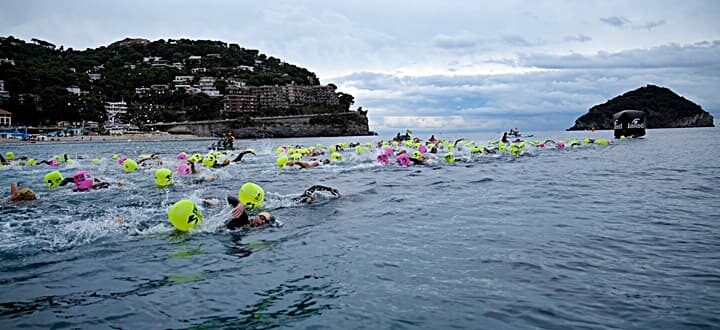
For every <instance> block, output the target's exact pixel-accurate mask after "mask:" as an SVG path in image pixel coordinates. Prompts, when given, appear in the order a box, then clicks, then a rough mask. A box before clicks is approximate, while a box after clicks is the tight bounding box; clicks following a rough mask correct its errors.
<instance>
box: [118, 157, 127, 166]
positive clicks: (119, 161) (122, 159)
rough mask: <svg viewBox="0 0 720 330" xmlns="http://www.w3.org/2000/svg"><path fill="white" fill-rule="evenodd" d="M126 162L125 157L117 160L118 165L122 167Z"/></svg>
mask: <svg viewBox="0 0 720 330" xmlns="http://www.w3.org/2000/svg"><path fill="white" fill-rule="evenodd" d="M126 160H127V157H125V156H122V157H120V158H118V164H120V165H122V164H123V163H124V162H125V161H126Z"/></svg>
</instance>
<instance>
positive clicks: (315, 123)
mask: <svg viewBox="0 0 720 330" xmlns="http://www.w3.org/2000/svg"><path fill="white" fill-rule="evenodd" d="M0 59H2V61H1V62H0V86H1V87H0V92H1V93H0V109H3V111H5V112H4V113H7V116H12V118H11V119H12V123H13V124H14V126H15V127H16V128H18V127H22V128H29V129H24V131H25V132H30V133H31V134H36V133H38V134H47V133H49V132H52V133H54V134H57V135H50V136H83V135H95V134H125V133H137V132H142V131H167V132H170V133H173V134H195V135H198V136H218V135H221V134H224V133H226V132H229V131H232V132H235V135H236V136H239V137H248V138H253V137H263V138H268V137H292V136H338V135H369V134H371V132H370V131H369V126H368V119H367V111H362V109H361V108H358V109H357V110H351V109H350V107H351V106H352V105H353V104H354V97H353V96H352V95H350V94H347V93H343V92H340V91H338V88H337V86H336V85H334V84H327V85H321V84H320V80H319V79H318V77H317V76H316V74H315V73H313V72H311V71H309V70H307V69H305V68H301V67H298V66H295V65H293V64H290V63H287V62H284V61H282V60H280V59H278V58H275V57H272V56H267V55H265V54H262V53H260V52H259V51H258V50H254V49H246V48H243V47H241V46H240V45H238V44H233V43H226V42H223V41H213V40H189V39H177V40H175V39H168V40H162V39H161V40H156V41H150V40H147V39H142V38H126V39H124V40H121V41H117V42H114V43H112V44H110V45H107V46H101V47H98V48H94V49H91V48H88V49H86V50H74V49H72V48H67V49H66V48H64V47H63V46H60V47H57V46H56V45H54V44H52V43H50V42H48V41H44V40H39V39H32V40H31V41H30V42H27V41H24V40H21V39H17V38H14V37H12V36H10V37H0Z"/></svg>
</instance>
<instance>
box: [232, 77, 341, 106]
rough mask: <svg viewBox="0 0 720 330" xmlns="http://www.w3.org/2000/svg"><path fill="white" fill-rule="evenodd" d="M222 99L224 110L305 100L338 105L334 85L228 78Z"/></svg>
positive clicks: (287, 104)
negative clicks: (241, 83)
mask: <svg viewBox="0 0 720 330" xmlns="http://www.w3.org/2000/svg"><path fill="white" fill-rule="evenodd" d="M226 91H227V95H226V96H225V98H224V100H223V102H224V107H223V111H225V112H255V111H258V112H262V111H264V110H269V109H288V108H290V107H291V106H302V105H307V104H329V105H338V104H340V100H339V99H338V97H337V94H336V93H335V86H334V85H328V86H303V85H295V84H289V85H285V86H282V87H278V86H257V87H244V86H237V85H235V84H234V83H233V81H232V80H230V84H229V85H228V87H227V89H226Z"/></svg>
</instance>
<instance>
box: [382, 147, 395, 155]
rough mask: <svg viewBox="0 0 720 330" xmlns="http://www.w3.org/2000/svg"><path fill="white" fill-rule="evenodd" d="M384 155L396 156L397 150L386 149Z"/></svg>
mask: <svg viewBox="0 0 720 330" xmlns="http://www.w3.org/2000/svg"><path fill="white" fill-rule="evenodd" d="M383 154H384V155H385V156H392V155H393V154H395V150H393V148H386V149H385V151H384V152H383Z"/></svg>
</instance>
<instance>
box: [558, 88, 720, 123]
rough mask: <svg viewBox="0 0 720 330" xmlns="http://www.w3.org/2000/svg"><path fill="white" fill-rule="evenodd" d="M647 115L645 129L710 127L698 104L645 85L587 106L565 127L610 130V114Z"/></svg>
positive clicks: (710, 116) (665, 90) (664, 90)
mask: <svg viewBox="0 0 720 330" xmlns="http://www.w3.org/2000/svg"><path fill="white" fill-rule="evenodd" d="M629 109H632V110H641V111H644V112H645V113H646V114H647V118H646V124H647V127H648V128H675V127H713V126H714V124H713V117H712V115H710V114H709V113H708V112H706V111H704V110H703V109H702V108H701V107H700V106H699V105H697V104H695V103H693V102H692V101H690V100H688V99H686V98H684V97H682V96H680V95H677V94H675V93H674V92H673V91H671V90H670V89H668V88H665V87H658V86H655V85H647V86H645V87H641V88H638V89H636V90H633V91H629V92H627V93H625V94H623V95H620V96H617V97H615V98H613V99H612V100H609V101H607V102H605V103H603V104H598V105H596V106H593V107H592V108H590V110H589V111H588V113H586V114H584V115H582V116H581V117H580V118H578V119H577V120H576V121H575V125H573V127H570V128H569V129H568V130H570V131H573V130H586V129H612V128H613V114H615V113H616V112H619V111H622V110H629Z"/></svg>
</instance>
